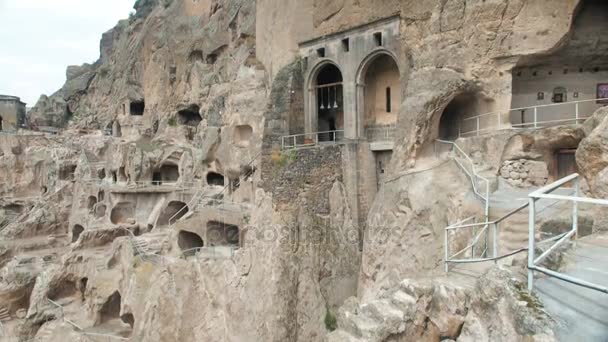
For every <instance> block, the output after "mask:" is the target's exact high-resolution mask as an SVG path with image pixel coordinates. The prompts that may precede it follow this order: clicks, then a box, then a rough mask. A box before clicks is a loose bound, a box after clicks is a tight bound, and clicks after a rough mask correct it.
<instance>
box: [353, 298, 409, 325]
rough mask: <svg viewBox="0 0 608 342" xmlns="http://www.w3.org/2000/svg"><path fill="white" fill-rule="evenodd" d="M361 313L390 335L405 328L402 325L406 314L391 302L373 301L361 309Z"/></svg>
mask: <svg viewBox="0 0 608 342" xmlns="http://www.w3.org/2000/svg"><path fill="white" fill-rule="evenodd" d="M361 313H362V314H364V315H366V316H367V317H369V318H371V319H372V320H374V321H375V322H378V323H379V324H380V325H382V326H383V327H384V330H386V331H388V332H390V333H397V332H399V330H400V329H401V330H403V328H404V327H403V326H402V325H403V324H404V316H405V314H404V313H403V311H401V310H400V309H398V308H397V307H395V306H393V305H392V304H391V302H390V300H375V301H372V302H371V303H369V304H366V305H364V306H362V307H361Z"/></svg>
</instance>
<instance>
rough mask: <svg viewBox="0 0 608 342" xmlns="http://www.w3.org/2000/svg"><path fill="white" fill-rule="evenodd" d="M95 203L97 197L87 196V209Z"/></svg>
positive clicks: (91, 207)
mask: <svg viewBox="0 0 608 342" xmlns="http://www.w3.org/2000/svg"><path fill="white" fill-rule="evenodd" d="M95 203H97V198H96V197H95V196H89V198H88V199H87V209H89V210H93V207H94V206H95Z"/></svg>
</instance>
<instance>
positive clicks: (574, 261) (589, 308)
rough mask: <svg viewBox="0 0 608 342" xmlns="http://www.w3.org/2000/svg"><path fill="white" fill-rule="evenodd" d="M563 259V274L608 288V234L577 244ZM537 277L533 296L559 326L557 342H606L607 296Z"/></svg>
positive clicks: (607, 320) (607, 322)
mask: <svg viewBox="0 0 608 342" xmlns="http://www.w3.org/2000/svg"><path fill="white" fill-rule="evenodd" d="M566 259H567V261H568V266H567V267H566V270H565V271H564V273H566V274H568V275H571V276H573V277H577V278H580V279H583V280H586V281H589V282H593V283H595V284H598V285H602V286H606V287H608V234H605V235H602V236H588V237H586V238H583V239H581V240H579V242H577V246H576V247H575V248H574V249H572V250H570V251H569V252H568V253H567V256H566ZM537 277H539V278H538V281H537V282H536V284H535V290H536V293H537V294H538V295H539V296H540V298H541V299H542V301H543V303H544V304H545V309H546V310H547V311H548V312H549V313H550V314H551V316H553V318H554V319H556V321H557V322H558V328H557V330H556V333H557V337H558V338H559V340H560V341H581V342H582V341H585V342H608V294H604V293H601V292H598V291H594V290H590V289H587V288H583V287H580V286H577V285H573V284H570V283H567V282H564V281H561V280H558V279H555V278H549V277H542V278H540V275H539V274H538V273H537Z"/></svg>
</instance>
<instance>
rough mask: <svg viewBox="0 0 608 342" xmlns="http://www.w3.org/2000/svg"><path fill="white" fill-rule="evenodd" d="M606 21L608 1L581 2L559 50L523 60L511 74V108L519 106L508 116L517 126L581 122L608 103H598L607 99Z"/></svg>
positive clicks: (589, 0) (528, 126)
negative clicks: (600, 99)
mask: <svg viewBox="0 0 608 342" xmlns="http://www.w3.org/2000/svg"><path fill="white" fill-rule="evenodd" d="M606 18H608V2H606V1H603V0H582V1H581V2H580V3H579V5H578V8H577V9H576V11H575V13H574V19H573V22H572V25H571V27H570V32H569V34H568V35H567V36H566V38H565V40H564V41H561V42H560V44H559V46H558V47H557V48H555V49H551V52H550V53H545V54H537V55H532V56H525V57H522V58H521V59H520V61H519V62H518V63H517V66H516V67H515V68H514V69H513V71H512V82H513V84H512V100H511V108H521V109H518V110H515V111H511V113H510V117H509V119H510V121H511V124H512V125H513V126H514V127H521V128H531V127H547V126H554V125H570V124H576V123H582V122H583V120H585V119H586V118H587V117H589V116H591V115H592V114H593V113H594V112H595V111H596V110H597V109H598V108H600V107H601V106H603V105H606V101H596V99H598V98H607V97H608V84H607V83H608V59H606V57H605V56H606V55H608V37H606V35H605V32H606V31H607V30H608V20H607V19H606ZM580 101H583V102H580ZM565 102H580V103H578V105H574V104H571V103H569V104H562V103H565ZM537 106H542V107H537ZM530 107H536V110H535V109H534V108H530ZM577 114H578V115H577ZM535 117H536V122H537V124H536V125H534V122H535V120H534V119H535ZM577 118H578V119H577Z"/></svg>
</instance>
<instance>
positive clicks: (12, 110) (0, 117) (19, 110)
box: [0, 95, 25, 131]
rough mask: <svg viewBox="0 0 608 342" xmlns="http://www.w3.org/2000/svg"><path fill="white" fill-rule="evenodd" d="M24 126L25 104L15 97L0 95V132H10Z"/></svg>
mask: <svg viewBox="0 0 608 342" xmlns="http://www.w3.org/2000/svg"><path fill="white" fill-rule="evenodd" d="M23 125H25V103H23V102H21V99H20V98H18V97H17V96H9V95H0V131H12V130H16V129H17V128H18V127H23Z"/></svg>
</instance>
